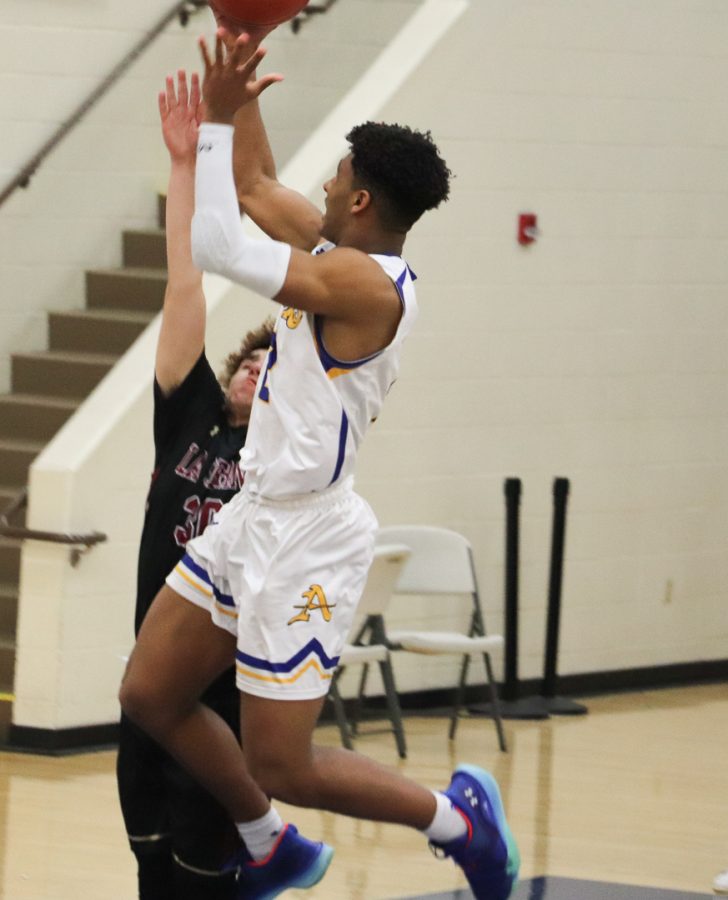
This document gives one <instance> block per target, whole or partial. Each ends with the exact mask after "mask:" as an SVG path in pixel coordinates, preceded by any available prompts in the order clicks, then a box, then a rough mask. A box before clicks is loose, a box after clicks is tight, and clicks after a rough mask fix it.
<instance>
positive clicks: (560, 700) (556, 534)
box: [541, 478, 586, 715]
mask: <svg viewBox="0 0 728 900" xmlns="http://www.w3.org/2000/svg"><path fill="white" fill-rule="evenodd" d="M553 494H554V513H553V523H552V526H551V564H550V567H549V587H548V612H547V618H546V647H545V650H544V666H543V681H542V683H541V697H543V699H544V703H545V704H546V708H547V709H548V711H549V712H550V713H555V714H557V715H558V714H562V715H580V714H582V713H585V712H586V707H585V706H582V705H581V704H580V703H574V702H573V701H572V700H567V699H566V698H565V697H557V696H556V679H557V675H556V668H557V659H558V655H559V626H560V620H561V586H562V583H563V575H564V546H565V535H566V505H567V502H568V498H569V479H568V478H555V479H554V488H553Z"/></svg>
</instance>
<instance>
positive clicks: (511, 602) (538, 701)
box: [470, 478, 549, 719]
mask: <svg viewBox="0 0 728 900" xmlns="http://www.w3.org/2000/svg"><path fill="white" fill-rule="evenodd" d="M504 493H505V496H506V559H505V623H504V632H505V633H504V635H503V640H504V645H505V646H504V648H503V655H504V660H503V674H504V680H503V688H502V690H501V701H500V704H499V706H500V714H501V718H503V719H548V716H549V714H548V711H547V710H546V708H545V706H544V702H543V698H542V697H526V698H524V699H521V698H520V697H519V693H520V689H519V684H518V541H519V535H518V517H519V507H520V502H521V479H520V478H506V480H505V484H504ZM470 711H471V712H472V713H475V714H476V715H477V714H484V715H486V716H491V717H492V716H493V715H494V710H493V708H492V704H490V703H486V704H484V705H476V706H473V707H470Z"/></svg>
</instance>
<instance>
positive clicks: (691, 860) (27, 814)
mask: <svg viewBox="0 0 728 900" xmlns="http://www.w3.org/2000/svg"><path fill="white" fill-rule="evenodd" d="M584 702H585V703H586V705H587V706H588V709H589V713H588V715H586V716H580V717H575V718H566V717H563V718H552V719H550V720H548V721H545V722H530V721H525V722H524V721H509V722H507V723H506V733H507V736H508V739H509V741H510V752H509V753H508V754H501V753H499V752H498V750H497V749H496V737H495V729H494V727H493V724H492V722H491V721H489V720H484V719H470V720H463V721H462V722H461V723H460V729H459V733H458V738H457V741H456V742H455V743H454V745H453V746H451V745H450V744H449V742H448V740H447V734H446V731H447V725H446V722H445V720H444V719H439V718H426V717H410V718H407V719H406V721H405V727H406V732H407V737H408V741H409V758H408V759H407V760H406V761H404V762H402V763H400V762H398V761H397V757H396V753H395V750H394V742H393V739H392V736H391V735H390V734H386V733H377V734H371V735H365V736H362V737H361V738H360V739H359V741H358V749H359V750H361V751H363V752H364V753H367V754H368V755H370V756H373V757H375V758H376V759H378V760H380V761H381V762H384V763H386V764H391V765H393V766H397V767H399V768H401V770H402V771H403V772H406V773H407V774H408V775H410V776H412V777H413V778H415V779H417V780H419V781H422V782H424V783H426V784H428V785H430V786H432V787H442V786H445V785H446V784H447V782H448V780H449V774H450V771H451V770H452V768H453V767H454V765H455V764H456V763H458V762H472V763H476V764H478V765H482V766H484V767H485V768H489V769H490V770H491V771H493V772H494V774H495V775H496V777H497V778H498V780H499V782H500V784H501V787H502V790H503V795H504V801H505V805H506V809H507V811H508V815H509V820H510V822H511V825H512V827H513V830H514V832H515V835H516V838H517V840H518V842H519V845H520V848H521V854H522V858H523V866H522V877H523V883H522V884H521V887H520V889H519V892H518V894H517V897H518V900H526V898H529V900H536V898H539V900H687V898H693V897H700V896H708V895H710V893H711V891H710V885H711V882H712V879H713V876H714V875H715V874H716V873H717V872H718V871H719V870H721V869H724V868H726V867H728V764H727V762H726V760H728V685H726V684H720V685H708V686H702V687H694V688H682V689H675V690H672V689H671V690H662V691H652V692H644V693H629V694H620V695H613V696H606V697H595V698H587V699H586V700H584ZM319 734H320V740H321V742H322V743H326V744H331V745H336V744H338V732H337V730H336V729H335V727H333V726H324V727H321V728H320V730H319ZM114 760H115V754H114V752H113V751H99V752H96V753H87V754H80V755H75V756H67V757H57V758H51V757H41V756H31V755H25V754H14V753H0V833H1V834H2V836H3V840H2V845H1V849H0V897H4V898H8V900H106V898H114V900H133V898H134V897H135V896H136V894H135V878H134V866H133V860H132V857H131V854H130V853H129V851H128V850H127V847H126V841H125V837H124V832H123V828H122V822H121V817H120V814H119V811H118V806H117V800H116V785H115V780H114ZM281 809H282V812H283V814H284V817H287V816H288V817H290V819H291V820H292V821H294V822H295V823H296V824H297V825H298V826H299V827H300V828H301V830H302V831H303V832H304V833H306V834H308V835H310V836H311V837H319V838H323V839H325V840H326V841H328V842H329V843H331V844H332V845H334V847H335V848H336V855H335V857H334V861H333V863H332V865H331V868H330V869H329V872H328V874H327V876H326V878H325V879H324V880H323V881H322V882H321V884H320V885H318V886H317V887H315V888H313V889H312V890H310V891H307V892H291V893H290V895H287V896H291V897H292V898H294V897H298V898H300V900H303V898H304V897H305V898H308V900H395V898H396V900H400V898H415V897H416V898H425V897H426V898H428V900H435V898H437V900H455V898H457V900H465V898H466V897H469V896H470V894H469V892H468V891H466V890H464V888H465V881H464V879H463V877H462V876H461V874H460V872H459V871H458V870H457V869H456V868H455V866H453V865H452V863H451V862H449V861H442V862H441V861H438V860H436V859H435V858H434V856H432V855H431V854H430V852H429V851H428V849H427V847H426V844H425V842H424V840H423V838H422V837H421V836H420V835H418V834H417V833H415V832H410V831H409V830H407V829H405V828H398V827H396V826H389V825H380V824H376V823H370V822H360V821H354V820H351V819H346V818H343V817H340V816H335V815H332V814H330V813H319V812H311V811H305V810H293V809H290V808H286V807H281ZM652 889H660V890H652Z"/></svg>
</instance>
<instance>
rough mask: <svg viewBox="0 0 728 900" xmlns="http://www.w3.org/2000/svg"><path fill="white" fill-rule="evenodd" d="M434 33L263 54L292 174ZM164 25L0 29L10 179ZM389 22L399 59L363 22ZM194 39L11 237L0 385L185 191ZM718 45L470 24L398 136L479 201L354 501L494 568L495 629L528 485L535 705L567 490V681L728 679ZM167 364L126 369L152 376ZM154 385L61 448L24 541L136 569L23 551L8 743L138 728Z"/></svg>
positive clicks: (74, 156)
mask: <svg viewBox="0 0 728 900" xmlns="http://www.w3.org/2000/svg"><path fill="white" fill-rule="evenodd" d="M422 5H423V4H421V3H417V2H411V3H396V2H393V0H338V3H337V5H336V6H335V7H334V9H333V10H332V12H331V13H329V15H328V16H323V17H321V19H320V20H316V21H313V22H311V23H309V24H308V25H306V26H305V28H304V29H303V31H302V32H301V35H299V37H298V38H293V36H292V35H290V34H288V33H287V32H286V33H285V34H282V35H280V36H278V38H276V40H273V39H271V41H270V56H269V65H270V67H271V68H275V69H281V70H282V71H284V72H285V73H286V74H288V83H287V84H284V85H281V86H279V88H273V89H271V91H270V92H269V93H270V97H269V101H270V108H269V111H270V114H271V116H274V115H275V116H277V117H279V118H278V121H280V122H282V123H284V124H285V125H288V126H289V128H288V130H286V128H285V127H284V126H283V125H281V126H280V130H275V131H274V132H273V134H272V137H273V138H274V144H275V145H277V147H278V149H279V152H280V153H281V154H282V155H283V157H284V158H287V155H288V154H290V153H293V151H294V150H295V149H296V147H297V144H298V143H299V142H301V141H302V139H303V137H305V135H306V124H307V121H309V120H308V119H307V117H306V116H305V115H304V114H303V109H304V106H303V104H306V103H308V102H309V101H310V102H312V103H313V104H315V107H312V109H314V108H315V115H314V116H313V119H314V121H315V122H318V121H319V120H320V119H321V118H322V117H323V115H324V114H325V113H326V111H327V110H328V108H330V107H331V106H332V105H333V104H334V103H335V102H336V101H337V99H339V96H340V93H341V92H337V91H336V85H337V84H338V83H339V82H340V80H342V79H343V80H347V87H348V84H349V83H351V81H352V80H354V77H355V76H357V75H358V74H359V73H360V72H361V71H362V70H363V68H364V64H365V63H367V62H368V61H369V60H371V61H373V60H374V59H375V57H376V55H377V53H378V52H379V49H380V48H381V46H383V44H384V42H385V38H390V37H391V38H394V37H395V34H396V32H397V31H398V30H399V29H400V27H402V26H403V25H404V24H405V21H406V19H407V16H408V14H409V13H414V12H415V11H417V10H418V9H419V8H420V7H421V6H422ZM443 5H447V0H443ZM165 6H166V4H161V3H157V2H156V0H155V2H154V3H153V4H152V3H149V2H145V3H144V4H141V3H138V4H136V5H131V6H130V4H128V3H126V4H121V3H117V2H108V3H105V4H98V3H94V4H90V3H81V2H73V3H72V2H63V3H59V2H58V0H44V2H36V3H34V4H32V7H29V6H28V4H25V3H21V2H20V0H5V2H4V3H3V7H2V10H0V50H2V53H0V59H1V60H2V63H0V67H1V68H0V79H1V80H2V86H3V90H2V91H0V119H1V120H2V122H3V135H4V140H3V142H2V146H1V147H0V174H2V175H3V177H5V176H7V177H8V178H9V177H11V176H12V174H14V171H15V170H16V169H17V167H18V166H19V165H20V164H22V162H23V161H24V160H25V159H26V157H27V156H28V154H29V153H31V152H32V151H33V150H34V149H35V147H36V146H37V144H38V143H39V142H40V141H42V139H43V138H44V137H46V136H47V133H49V132H50V130H51V128H52V125H53V123H54V122H55V121H58V120H60V119H62V118H63V114H62V112H61V109H62V110H64V111H65V110H68V111H70V110H71V109H72V108H73V106H74V105H75V104H76V103H77V102H79V101H80V99H82V97H83V96H84V94H85V92H86V91H87V90H89V89H90V88H91V87H92V86H93V85H94V84H95V83H96V81H97V80H98V78H99V77H100V76H101V74H102V73H103V72H105V71H106V70H107V68H108V66H109V63H110V62H111V61H115V60H116V59H117V57H118V56H120V55H121V54H122V53H123V52H124V50H125V49H127V48H128V47H129V46H130V45H131V44H132V43H133V41H134V39H135V38H136V37H137V36H138V35H139V34H140V33H141V32H142V30H143V28H144V27H146V26H147V24H148V23H149V20H150V19H153V18H154V15H153V13H154V11H155V10H156V11H157V12H161V11H163V10H164V7H165ZM382 10H386V12H385V14H384V23H389V22H390V21H391V22H392V25H391V34H388V33H387V30H388V29H387V28H386V27H384V25H382V24H378V25H377V26H376V27H375V26H374V25H373V24H372V23H373V22H382V19H381V14H382ZM390 10H391V11H392V13H391V18H390ZM155 14H156V13H155ZM395 20H396V21H395ZM121 21H123V22H124V25H123V27H120V26H119V24H118V23H119V22H121ZM200 21H201V20H200V19H198V20H197V22H200ZM197 22H194V23H193V25H192V27H191V28H190V29H188V30H187V31H183V30H182V29H179V28H178V27H173V28H172V29H171V30H170V34H169V35H168V36H165V37H164V38H162V39H161V40H160V41H159V42H158V43H157V44H156V45H155V47H154V48H153V49H152V50H151V51H148V53H147V54H146V55H145V56H144V57H143V58H142V59H141V60H140V61H139V62H138V63H137V64H136V66H135V68H134V69H133V70H132V74H131V75H130V76H129V77H128V78H127V79H126V81H125V82H124V84H123V85H121V86H120V87H119V88H117V89H116V90H115V92H114V93H113V94H112V96H111V97H110V99H109V100H107V101H105V102H104V103H102V106H101V107H100V109H99V110H98V111H97V112H95V113H93V114H92V116H91V117H89V120H88V122H87V123H86V124H85V125H82V126H81V127H80V129H79V130H78V133H77V134H76V135H75V136H72V137H70V138H68V140H67V142H66V143H64V145H62V146H61V147H60V148H59V149H58V151H57V152H56V154H54V156H53V157H51V159H50V160H49V161H48V162H47V163H46V166H45V167H44V168H43V169H42V170H41V172H40V173H39V175H38V176H36V179H34V181H33V183H32V186H31V188H30V189H29V191H28V192H24V193H23V194H21V195H19V196H17V195H16V197H15V198H13V200H11V201H10V202H9V203H8V204H6V205H5V207H3V208H0V235H1V236H2V241H1V242H0V247H2V249H1V250H0V273H1V274H2V276H3V290H2V292H1V293H0V347H1V348H2V356H1V358H2V361H3V362H2V364H3V365H4V366H5V369H4V372H5V373H6V374H5V382H6V383H7V359H8V355H9V353H10V352H11V351H17V350H24V349H39V348H40V347H41V346H42V340H43V328H44V324H43V312H42V310H45V309H50V308H72V307H76V306H80V305H81V304H82V302H83V297H82V280H83V269H84V268H87V267H100V266H104V265H114V264H118V261H119V247H120V230H121V227H131V226H134V225H149V224H151V222H152V220H153V218H154V215H155V203H156V198H155V191H156V190H157V189H158V188H160V187H162V186H163V185H164V183H165V179H166V163H165V159H164V151H163V148H162V147H161V143H160V141H159V137H158V132H157V125H156V109H155V100H154V96H155V92H156V90H157V87H158V84H159V82H160V79H161V78H163V76H164V74H165V73H166V72H167V71H170V70H173V69H174V68H176V67H177V66H179V65H182V66H189V65H192V64H194V65H196V53H195V49H194V35H195V34H196V33H197V32H198V31H199V30H200V27H199V25H198V24H197ZM377 40H379V45H377ZM296 42H299V43H296ZM362 44H363V46H364V49H362ZM726 46H728V8H727V7H726V6H725V4H724V3H723V2H719V0H643V2H641V3H640V4H638V5H635V4H634V3H631V2H627V0H538V2H532V0H508V2H506V0H503V2H501V0H493V2H491V0H473V2H471V3H470V4H469V6H468V7H467V9H466V11H465V12H464V13H463V14H462V16H461V17H460V18H459V19H457V21H455V22H454V24H452V27H451V28H450V29H449V30H448V32H447V34H446V35H445V37H444V38H443V39H442V41H441V42H440V43H438V44H437V45H436V47H435V49H434V50H433V51H432V52H430V53H429V54H428V56H427V57H426V58H425V59H424V60H423V61H422V62H421V63H419V64H418V66H417V68H416V70H415V72H414V73H413V74H411V75H410V76H408V77H407V79H406V80H405V82H404V83H403V84H402V86H401V87H399V88H398V89H397V90H396V92H395V94H394V95H393V96H392V97H391V98H390V99H388V100H387V102H386V103H385V105H384V107H383V108H382V109H381V111H380V112H379V113H378V114H377V116H376V117H377V118H381V119H385V120H397V121H402V122H407V123H409V124H412V125H415V126H418V127H421V128H429V129H431V130H432V132H433V135H434V136H435V138H436V140H437V141H438V143H439V144H440V146H441V148H442V150H443V154H444V155H445V157H446V158H447V160H448V162H449V163H450V165H451V167H452V168H453V170H454V171H455V173H456V176H457V177H456V178H455V180H454V182H453V194H452V199H451V201H450V203H449V204H447V205H446V206H445V207H444V208H443V209H442V210H441V211H439V212H437V213H434V214H429V216H427V217H426V218H425V219H423V221H422V222H421V223H420V224H419V225H418V226H416V227H415V230H414V232H413V234H412V236H411V238H410V240H409V241H408V252H407V256H408V259H409V261H410V263H411V265H412V268H413V269H414V270H415V271H416V272H417V274H418V275H419V276H420V280H419V282H418V285H419V299H420V305H421V318H420V322H419V325H418V328H417V329H416V333H415V335H414V336H413V337H412V339H411V340H410V342H409V344H408V347H407V354H406V357H405V362H404V365H403V369H402V374H401V378H400V381H399V383H398V384H397V385H396V387H395V388H394V390H393V392H392V395H391V397H390V399H389V401H388V404H387V405H386V406H385V410H384V413H383V415H382V416H381V418H380V419H379V421H378V422H377V423H376V425H375V426H374V427H373V428H372V430H371V433H370V436H369V438H368V441H367V443H366V444H365V447H364V450H363V452H362V456H361V462H360V466H359V488H360V490H361V491H362V492H363V493H364V494H365V495H366V496H367V498H368V499H369V500H370V502H371V503H372V505H373V506H374V508H375V511H376V512H377V514H378V515H379V518H380V520H381V521H382V523H383V524H393V523H396V522H421V523H434V524H440V525H446V526H451V527H454V528H457V529H459V530H461V531H463V532H464V533H465V534H466V535H467V536H468V537H469V538H470V539H471V541H472V542H473V545H474V548H475V554H476V559H477V560H478V568H479V574H480V578H481V587H482V592H483V595H484V599H485V601H486V615H487V620H488V624H489V626H490V630H500V629H502V625H503V622H502V611H503V547H504V499H503V481H504V479H505V478H506V477H509V476H517V477H520V478H521V479H522V480H523V489H524V494H523V498H522V504H521V508H522V529H521V530H522V546H521V609H520V614H521V634H520V646H521V654H520V659H519V666H520V674H521V676H522V677H525V678H532V677H535V676H537V675H538V674H539V672H540V669H541V656H542V651H543V639H544V636H543V630H544V620H545V609H546V584H547V574H548V555H549V539H550V524H551V521H550V520H551V488H552V481H553V478H554V476H566V477H568V478H569V479H570V480H571V496H570V503H569V516H568V523H567V534H566V560H565V577H564V593H563V610H562V628H561V642H560V666H559V669H560V672H562V673H564V674H567V673H583V672H594V671H605V670H618V669H628V668H635V667H644V666H657V665H670V664H674V663H680V662H694V661H699V660H711V659H723V658H725V656H726V652H725V647H726V639H727V638H728V614H727V613H726V603H725V594H726V588H727V587H728V565H727V563H728V546H727V544H726V536H727V529H726V519H727V517H728V502H727V501H728V468H727V467H728V463H727V462H726V460H727V459H728V452H727V451H728V419H727V414H726V405H727V404H726V400H727V399H728V390H727V388H728V377H727V376H728V372H727V367H728V364H727V363H726V353H725V346H726V338H727V337H728V335H727V334H726V331H727V328H728V311H727V306H726V302H725V295H726V287H727V285H726V282H727V281H728V262H726V256H727V254H726V251H727V250H728V246H727V244H728V223H726V221H725V217H724V211H723V201H724V199H725V195H726V191H727V189H728V187H727V186H728V124H726V123H727V122H728V115H726V112H728V111H727V110H726V108H725V107H726V103H725V99H724V94H725V91H724V86H725V84H726V83H728V53H727V52H726V49H725V48H726ZM357 67H358V68H357ZM322 73H323V77H322ZM274 91H277V93H276V94H275V95H274V93H273V92H274ZM266 109H268V107H266ZM264 111H265V109H264ZM367 115H369V112H367ZM312 124H313V123H312ZM352 124H353V123H352ZM296 129H298V130H297V131H296V134H295V135H294V133H293V131H294V130H296ZM312 196H313V198H314V199H315V200H317V201H320V199H321V194H320V192H318V193H317V194H316V195H312ZM521 211H529V212H534V213H536V214H537V215H538V220H539V221H538V224H539V228H540V231H541V234H540V236H539V238H538V240H537V241H536V243H535V244H533V245H532V246H530V247H528V248H524V247H521V246H519V245H518V243H517V242H516V218H517V214H518V213H519V212H521ZM238 299H240V298H238ZM241 302H242V301H241ZM221 303H222V304H223V306H221V307H220V308H221V309H224V310H225V317H224V323H226V327H224V325H219V324H218V323H217V314H216V320H215V325H214V327H215V328H216V329H217V331H218V337H219V338H220V343H219V344H216V346H219V347H220V355H222V352H223V351H224V349H225V348H226V347H227V345H228V343H229V341H228V338H227V335H229V333H230V325H229V319H228V318H227V316H228V312H227V311H228V310H234V312H230V313H229V315H233V314H234V315H236V316H237V315H238V313H237V308H235V307H234V305H228V304H229V301H228V300H224V301H221ZM242 305H243V306H244V305H245V304H244V303H243V304H242ZM246 309H247V307H246ZM254 310H255V311H254V313H250V312H248V313H245V312H241V313H240V315H239V319H236V324H235V328H236V329H237V330H239V329H242V328H243V327H244V326H245V323H246V322H247V321H249V320H250V319H252V320H253V321H255V320H256V317H257V316H259V312H260V307H259V306H255V307H254ZM246 316H247V318H246ZM225 332H227V333H225ZM151 337H152V336H151V335H149V336H147V337H146V341H147V347H146V350H145V348H144V340H145V339H144V338H143V339H142V341H141V344H140V345H139V346H137V347H136V348H134V350H133V351H132V352H133V353H137V354H139V357H138V359H139V360H140V361H141V360H142V359H146V360H147V362H148V360H149V352H150V350H151V347H152V346H153V341H152V340H151ZM211 346H212V345H211ZM145 353H146V356H145ZM127 365H128V366H129V367H131V363H127ZM135 371H136V369H135ZM137 377H138V380H139V381H138V384H135V385H134V390H136V391H138V401H137V400H134V401H133V402H132V400H131V399H128V400H127V398H122V397H121V396H120V395H119V394H118V393H114V390H115V389H114V388H113V387H109V386H107V387H104V386H103V385H102V387H101V388H100V389H99V390H102V391H103V390H106V391H108V392H109V393H108V394H107V395H106V396H107V397H108V398H113V397H116V398H117V399H118V400H119V403H120V412H119V414H118V415H117V416H116V422H115V427H114V429H113V431H112V432H109V433H103V422H98V421H97V420H98V415H97V413H98V411H99V410H100V409H102V408H104V407H105V404H103V403H101V401H100V399H99V397H98V396H97V397H96V400H94V397H92V398H90V401H89V403H90V404H91V406H90V407H89V408H88V409H87V411H86V415H87V417H88V418H87V424H88V425H89V426H90V425H91V423H92V422H93V427H94V429H96V431H97V432H98V433H97V434H96V436H95V437H94V439H93V440H90V441H88V442H87V445H86V446H84V448H83V451H82V452H81V451H79V450H78V449H74V448H77V447H78V442H77V441H76V435H75V434H74V433H73V432H72V431H69V430H67V429H66V430H64V432H62V433H61V434H60V435H59V438H58V440H57V441H56V442H54V444H55V447H54V444H52V445H51V446H50V447H49V449H48V451H47V454H44V457H45V463H44V462H43V459H41V460H39V466H38V467H37V468H38V471H36V472H34V475H33V478H34V482H33V485H32V486H33V495H32V497H31V524H32V525H34V526H35V527H48V528H59V527H62V528H63V529H64V530H66V529H67V528H68V529H71V530H75V531H80V530H88V529H99V530H103V531H107V532H109V533H110V534H111V535H112V537H114V540H112V541H111V542H110V543H109V545H107V546H104V547H102V548H98V549H96V550H94V551H92V552H91V553H90V554H89V555H88V556H86V557H84V559H83V560H82V561H81V563H80V565H79V566H78V567H77V568H76V569H71V568H70V566H69V564H68V560H67V551H59V550H58V549H57V548H49V547H47V546H46V545H40V544H28V545H27V547H26V550H25V552H24V558H23V586H22V608H21V627H20V633H19V641H20V646H19V659H18V681H17V684H16V688H17V695H18V697H17V702H16V706H15V713H14V721H15V722H16V724H20V725H28V726H37V727H44V728H60V727H69V726H73V725H83V724H95V723H103V722H108V721H113V720H114V718H115V716H116V710H117V708H116V704H115V685H116V682H117V681H118V676H119V673H120V670H121V660H120V659H119V657H120V656H122V655H124V652H126V651H128V648H129V645H130V639H129V634H130V631H131V620H132V606H133V579H134V573H133V566H134V559H133V557H134V552H135V540H136V537H137V536H138V532H139V527H140V523H141V515H142V506H143V495H144V490H145V487H146V483H147V478H148V471H149V467H150V465H151V449H150V448H149V449H148V448H147V447H145V446H144V443H143V440H142V438H141V437H140V436H143V435H147V438H145V439H146V440H148V430H147V429H148V422H149V419H150V408H149V404H148V400H145V399H144V398H145V397H147V398H148V392H147V393H145V391H146V386H145V385H144V383H143V381H144V379H146V378H147V370H146V369H143V371H141V372H140V373H139V374H138V376H137ZM122 399H123V400H124V402H123V403H122ZM106 408H108V407H106ZM82 415H83V413H82ZM72 427H73V426H72ZM76 427H78V424H77V425H76ZM64 459H65V460H66V461H68V460H71V461H72V462H71V464H70V465H69V466H68V467H67V470H66V471H65V473H64V471H63V465H64ZM119 461H123V463H124V471H123V472H122V473H121V474H119ZM42 464H44V465H45V466H46V468H45V469H43V465H42ZM110 471H111V472H112V474H113V477H114V483H113V486H112V487H110V481H109V478H110V474H109V473H110ZM82 476H83V477H82ZM87 476H88V477H87ZM99 497H102V498H103V502H101V503H99V502H98V498H99ZM74 498H75V499H74ZM92 498H93V499H94V502H91V499H92ZM120 511H123V517H120ZM89 619H90V620H91V622H92V623H93V627H89V624H88V622H89ZM396 665H397V669H396V671H397V677H398V684H399V687H400V689H401V690H417V689H421V688H425V687H435V686H441V685H446V684H449V683H451V680H452V666H451V665H450V664H449V663H444V664H440V663H439V662H438V663H437V664H435V665H430V664H429V663H428V665H427V666H422V665H421V664H420V663H419V661H415V662H414V663H409V662H407V661H402V660H400V659H399V658H398V659H397V662H396ZM74 666H75V667H76V672H75V674H74V672H73V669H74ZM43 667H45V668H44V669H43ZM41 669H42V671H39V670H41Z"/></svg>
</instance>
